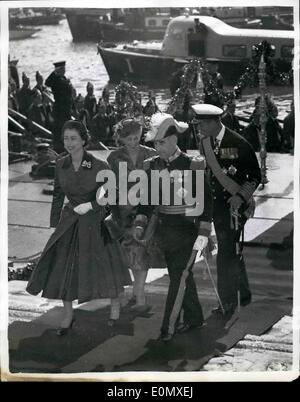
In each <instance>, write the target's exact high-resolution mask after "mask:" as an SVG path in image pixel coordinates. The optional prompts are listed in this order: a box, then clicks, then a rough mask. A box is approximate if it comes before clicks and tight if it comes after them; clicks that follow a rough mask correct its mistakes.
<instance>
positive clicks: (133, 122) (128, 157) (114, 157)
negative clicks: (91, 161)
mask: <svg viewBox="0 0 300 402" xmlns="http://www.w3.org/2000/svg"><path fill="white" fill-rule="evenodd" d="M141 135H142V125H141V123H140V121H138V120H137V119H135V118H125V119H124V120H122V121H121V122H120V123H119V124H118V128H117V130H116V139H117V142H118V143H119V144H120V145H121V146H120V147H119V148H118V149H117V150H115V151H113V152H111V153H110V155H109V156H108V158H107V161H108V163H109V165H110V167H111V169H112V170H113V171H114V173H115V175H116V178H117V183H118V182H119V177H120V173H121V174H124V173H125V172H124V170H123V169H122V170H121V171H119V168H120V163H121V162H123V163H124V162H126V168H127V175H129V173H130V172H131V171H132V170H134V169H143V162H144V160H145V159H148V158H150V157H152V156H154V155H156V151H155V150H154V149H152V148H149V147H146V146H143V145H141V144H140V139H141ZM122 167H123V165H122ZM133 184H134V183H128V184H127V186H128V191H129V190H130V188H131V186H132V185H133ZM119 217H120V222H121V225H122V227H123V229H124V231H125V236H124V239H123V240H122V246H123V249H124V251H125V254H126V256H127V259H128V264H129V267H130V268H131V270H132V273H133V277H134V284H133V297H132V299H131V300H130V301H129V304H132V305H133V304H134V305H133V306H132V308H133V309H134V310H136V311H146V310H147V309H148V306H147V304H146V297H145V282H146V278H147V272H148V269H149V261H148V258H147V257H148V256H147V250H146V248H145V247H144V246H142V245H141V244H139V243H137V242H136V240H135V239H134V238H133V222H134V219H135V217H136V207H134V206H132V205H130V203H128V204H127V205H120V206H119Z"/></svg>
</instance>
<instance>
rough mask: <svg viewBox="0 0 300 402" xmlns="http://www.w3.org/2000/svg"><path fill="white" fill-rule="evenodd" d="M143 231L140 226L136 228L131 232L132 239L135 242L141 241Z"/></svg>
mask: <svg viewBox="0 0 300 402" xmlns="http://www.w3.org/2000/svg"><path fill="white" fill-rule="evenodd" d="M144 233H145V229H144V228H143V227H142V226H136V227H135V228H134V230H133V237H134V239H135V240H142V238H143V236H144Z"/></svg>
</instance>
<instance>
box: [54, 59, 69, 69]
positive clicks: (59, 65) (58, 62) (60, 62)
mask: <svg viewBox="0 0 300 402" xmlns="http://www.w3.org/2000/svg"><path fill="white" fill-rule="evenodd" d="M53 65H54V67H55V68H60V67H64V66H65V65H66V62H65V61H57V62H56V63H53Z"/></svg>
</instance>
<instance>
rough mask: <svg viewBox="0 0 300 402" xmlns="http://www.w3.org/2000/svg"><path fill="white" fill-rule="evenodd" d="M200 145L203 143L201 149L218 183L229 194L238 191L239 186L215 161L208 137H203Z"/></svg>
mask: <svg viewBox="0 0 300 402" xmlns="http://www.w3.org/2000/svg"><path fill="white" fill-rule="evenodd" d="M202 145H203V149H204V152H205V157H206V161H207V164H208V166H209V167H210V169H211V170H212V172H213V174H214V176H215V177H216V178H217V180H218V181H219V183H220V184H221V185H222V186H223V187H224V188H225V190H226V191H228V193H230V194H231V195H234V194H236V193H238V192H239V190H240V188H241V186H240V185H239V184H237V183H236V182H235V181H234V180H232V179H231V178H230V177H228V176H227V174H225V173H224V172H223V170H222V168H221V166H220V164H219V162H218V161H217V158H216V155H215V153H214V151H213V149H212V146H211V143H210V137H206V138H204V139H203V140H202Z"/></svg>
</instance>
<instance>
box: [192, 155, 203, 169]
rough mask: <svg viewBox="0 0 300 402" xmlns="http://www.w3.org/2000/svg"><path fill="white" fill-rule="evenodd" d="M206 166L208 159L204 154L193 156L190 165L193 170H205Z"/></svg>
mask: <svg viewBox="0 0 300 402" xmlns="http://www.w3.org/2000/svg"><path fill="white" fill-rule="evenodd" d="M205 167H206V161H205V158H204V156H202V155H198V156H193V157H192V159H191V165H190V169H191V170H204V169H205Z"/></svg>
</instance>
